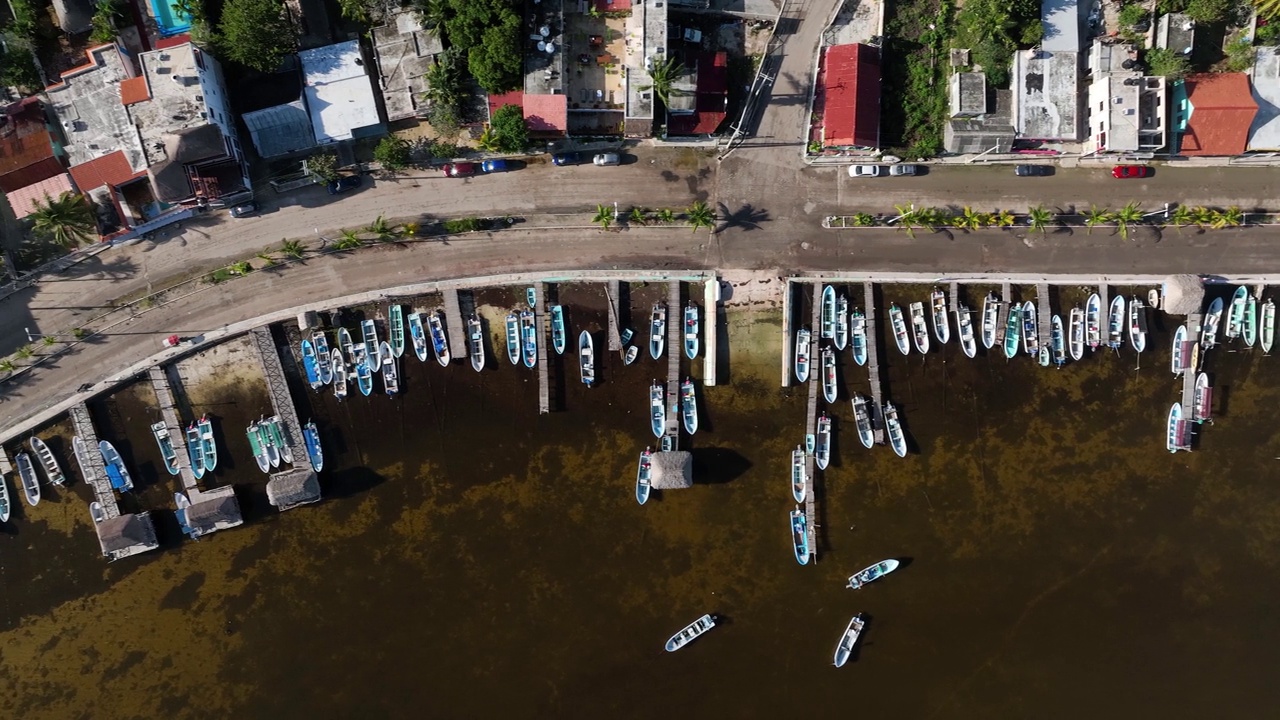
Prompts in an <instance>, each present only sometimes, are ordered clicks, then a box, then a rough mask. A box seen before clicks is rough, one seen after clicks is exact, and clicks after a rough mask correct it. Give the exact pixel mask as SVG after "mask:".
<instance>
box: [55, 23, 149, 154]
mask: <svg viewBox="0 0 1280 720" xmlns="http://www.w3.org/2000/svg"><path fill="white" fill-rule="evenodd" d="M86 54H87V55H88V56H89V62H88V63H86V64H85V65H81V66H80V67H77V68H74V69H72V70H68V71H67V72H65V73H63V74H62V80H61V82H59V83H57V84H56V85H52V86H50V87H48V88H46V90H45V94H46V95H48V97H49V105H50V107H52V108H53V113H54V115H55V116H56V117H57V118H58V122H59V123H61V124H62V129H63V134H64V135H65V137H66V139H67V144H66V151H67V159H68V164H70V165H79V164H81V163H86V162H89V161H91V160H96V159H98V158H100V157H103V156H105V155H110V154H111V153H113V152H115V151H117V150H119V151H121V152H123V153H124V156H125V159H126V160H128V161H129V165H130V167H132V168H133V169H134V170H142V169H145V168H146V167H147V157H146V153H145V152H144V151H143V148H142V140H141V138H140V137H139V135H138V130H137V128H135V127H134V125H133V120H132V119H130V117H129V113H128V111H127V110H126V109H125V106H124V103H123V102H122V101H121V99H120V83H121V82H122V81H123V80H125V79H126V78H128V77H129V72H128V70H127V69H126V67H125V64H124V60H123V58H122V57H121V55H120V52H119V50H117V49H116V46H115V45H100V46H98V47H95V48H92V49H90V50H88V51H86Z"/></svg>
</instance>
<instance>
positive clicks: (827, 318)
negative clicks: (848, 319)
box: [818, 285, 836, 340]
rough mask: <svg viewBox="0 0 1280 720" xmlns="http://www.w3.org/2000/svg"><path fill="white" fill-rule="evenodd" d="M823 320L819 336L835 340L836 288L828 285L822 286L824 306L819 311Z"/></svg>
mask: <svg viewBox="0 0 1280 720" xmlns="http://www.w3.org/2000/svg"><path fill="white" fill-rule="evenodd" d="M819 317H820V318H821V320H822V324H821V326H820V327H819V328H818V337H820V338H822V339H823V340H834V339H835V336H836V289H835V288H833V287H831V286H830V285H827V286H825V287H823V288H822V307H821V310H820V312H819Z"/></svg>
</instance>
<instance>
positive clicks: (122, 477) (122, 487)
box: [98, 440, 133, 492]
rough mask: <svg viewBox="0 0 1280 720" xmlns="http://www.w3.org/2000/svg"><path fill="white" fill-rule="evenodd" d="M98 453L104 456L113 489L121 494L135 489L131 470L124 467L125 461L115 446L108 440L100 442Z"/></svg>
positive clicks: (103, 459) (103, 460)
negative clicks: (130, 473)
mask: <svg viewBox="0 0 1280 720" xmlns="http://www.w3.org/2000/svg"><path fill="white" fill-rule="evenodd" d="M98 452H99V453H101V454H102V462H103V463H104V464H105V467H106V470H107V479H108V480H110V481H111V487H112V488H113V489H115V490H119V491H120V492H128V491H129V490H132V489H133V477H132V476H131V475H129V469H128V468H126V467H125V466H124V460H123V459H122V458H121V457H120V453H119V452H117V451H116V449H115V446H113V445H112V444H111V443H109V442H107V441H106V440H100V441H98Z"/></svg>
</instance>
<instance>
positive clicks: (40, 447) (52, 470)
mask: <svg viewBox="0 0 1280 720" xmlns="http://www.w3.org/2000/svg"><path fill="white" fill-rule="evenodd" d="M153 429H154V428H153ZM165 435H166V438H167V437H168V431H167V430H166V431H165ZM31 451H32V452H34V453H35V454H36V459H37V460H39V461H40V467H41V468H43V469H44V475H45V477H46V478H48V479H49V482H51V483H53V484H54V485H66V484H67V476H66V475H64V474H63V472H62V466H61V465H59V464H58V459H57V458H55V457H54V456H53V452H52V451H50V450H49V446H48V445H45V444H44V441H43V440H41V439H40V438H38V437H36V436H34V435H32V436H31ZM169 452H170V453H172V452H173V446H172V443H170V447H169ZM174 462H175V463H176V462H177V461H176V460H175V461H174ZM174 472H175V473H176V472H177V471H176V470H175V471H174Z"/></svg>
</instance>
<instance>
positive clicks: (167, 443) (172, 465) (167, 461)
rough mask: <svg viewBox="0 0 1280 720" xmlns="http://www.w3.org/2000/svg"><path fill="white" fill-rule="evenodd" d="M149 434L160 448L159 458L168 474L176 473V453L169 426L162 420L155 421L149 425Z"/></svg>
mask: <svg viewBox="0 0 1280 720" xmlns="http://www.w3.org/2000/svg"><path fill="white" fill-rule="evenodd" d="M151 435H152V437H154V438H155V439H156V446H157V447H159V448H160V459H161V460H162V461H163V462H164V469H165V470H167V471H168V473H169V474H170V475H177V474H178V453H177V451H176V450H174V449H173V437H172V436H170V434H169V427H168V426H167V425H165V424H164V423H163V422H158V423H155V424H153V425H152V426H151Z"/></svg>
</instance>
